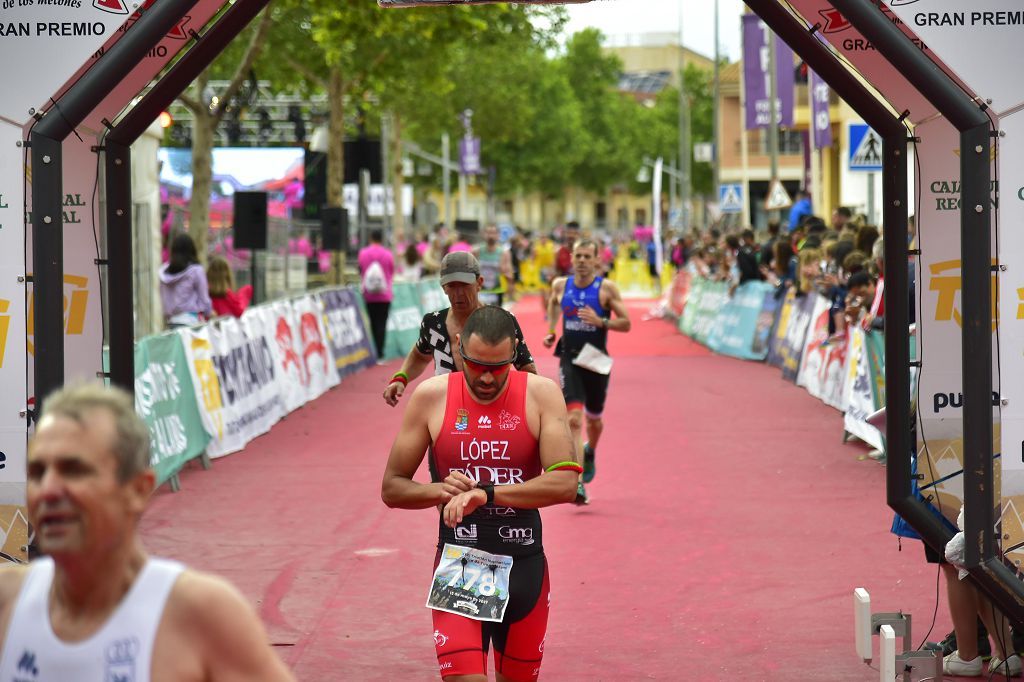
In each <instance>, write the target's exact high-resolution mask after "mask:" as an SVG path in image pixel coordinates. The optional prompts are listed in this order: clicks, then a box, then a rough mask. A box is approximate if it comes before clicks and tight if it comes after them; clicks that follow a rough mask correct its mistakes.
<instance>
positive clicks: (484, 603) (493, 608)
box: [427, 543, 512, 623]
mask: <svg viewBox="0 0 1024 682" xmlns="http://www.w3.org/2000/svg"><path fill="white" fill-rule="evenodd" d="M511 572H512V557H510V556H505V555H503V554H491V553H489V552H484V551H481V550H479V549H470V548H468V547H460V546H458V545H450V544H447V543H446V544H445V546H444V549H443V550H441V561H440V562H439V563H438V564H437V570H436V571H434V580H433V582H432V583H431V585H430V594H429V595H428V596H427V607H428V608H431V609H437V610H438V611H447V612H448V613H454V614H457V615H460V616H466V617H467V618H472V619H473V620H483V621H490V622H493V623H500V622H501V620H502V618H504V616H505V609H506V608H507V607H508V581H509V575H510V574H511Z"/></svg>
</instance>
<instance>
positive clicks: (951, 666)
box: [942, 651, 981, 677]
mask: <svg viewBox="0 0 1024 682" xmlns="http://www.w3.org/2000/svg"><path fill="white" fill-rule="evenodd" d="M942 672H944V673H945V674H947V675H956V676H958V677H981V656H976V657H975V658H974V659H973V660H970V661H965V660H962V659H961V658H960V652H959V651H954V652H953V653H951V654H950V655H949V656H946V657H945V658H944V659H942Z"/></svg>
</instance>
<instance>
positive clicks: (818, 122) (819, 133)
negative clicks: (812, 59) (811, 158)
mask: <svg viewBox="0 0 1024 682" xmlns="http://www.w3.org/2000/svg"><path fill="white" fill-rule="evenodd" d="M807 91H808V92H809V93H810V99H811V122H812V124H813V130H814V148H815V149H821V148H822V147H830V146H832V119H831V118H830V117H829V111H828V101H829V98H830V95H831V90H830V88H829V87H828V83H826V82H825V81H823V80H821V76H819V75H818V74H816V73H814V71H812V70H811V69H808V70H807Z"/></svg>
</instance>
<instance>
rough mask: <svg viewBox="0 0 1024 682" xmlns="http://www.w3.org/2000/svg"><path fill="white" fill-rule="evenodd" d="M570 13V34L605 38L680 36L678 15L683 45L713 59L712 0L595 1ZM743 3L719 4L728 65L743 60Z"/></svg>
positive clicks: (722, 43)
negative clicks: (593, 31) (590, 31)
mask: <svg viewBox="0 0 1024 682" xmlns="http://www.w3.org/2000/svg"><path fill="white" fill-rule="evenodd" d="M566 8H568V10H569V25H568V26H567V32H568V33H570V34H572V33H575V32H576V31H580V30H582V29H585V28H587V27H590V26H593V27H595V28H599V29H601V31H602V32H603V33H604V34H605V35H606V36H610V37H613V36H621V35H625V34H639V33H659V32H673V33H678V32H679V12H680V10H681V9H682V10H683V11H684V14H683V44H684V45H686V47H688V48H690V49H691V50H695V51H697V52H700V53H701V54H704V55H706V56H708V57H711V56H713V55H714V51H715V41H714V27H715V24H714V2H712V0H593V1H592V2H588V3H584V4H582V5H566ZM742 13H743V2H742V0H719V3H718V17H719V19H718V21H719V29H718V30H719V47H720V49H721V50H722V53H723V54H724V55H727V56H728V57H729V61H736V60H737V59H739V57H740V15H741V14H742Z"/></svg>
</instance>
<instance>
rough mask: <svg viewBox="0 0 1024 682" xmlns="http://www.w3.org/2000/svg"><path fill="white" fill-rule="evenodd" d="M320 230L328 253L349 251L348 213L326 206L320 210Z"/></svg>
mask: <svg viewBox="0 0 1024 682" xmlns="http://www.w3.org/2000/svg"><path fill="white" fill-rule="evenodd" d="M320 228H321V230H322V234H321V238H322V240H323V244H321V248H323V249H324V250H326V251H346V250H348V211H346V210H345V209H343V208H338V207H337V206H324V207H323V208H321V209H320Z"/></svg>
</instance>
